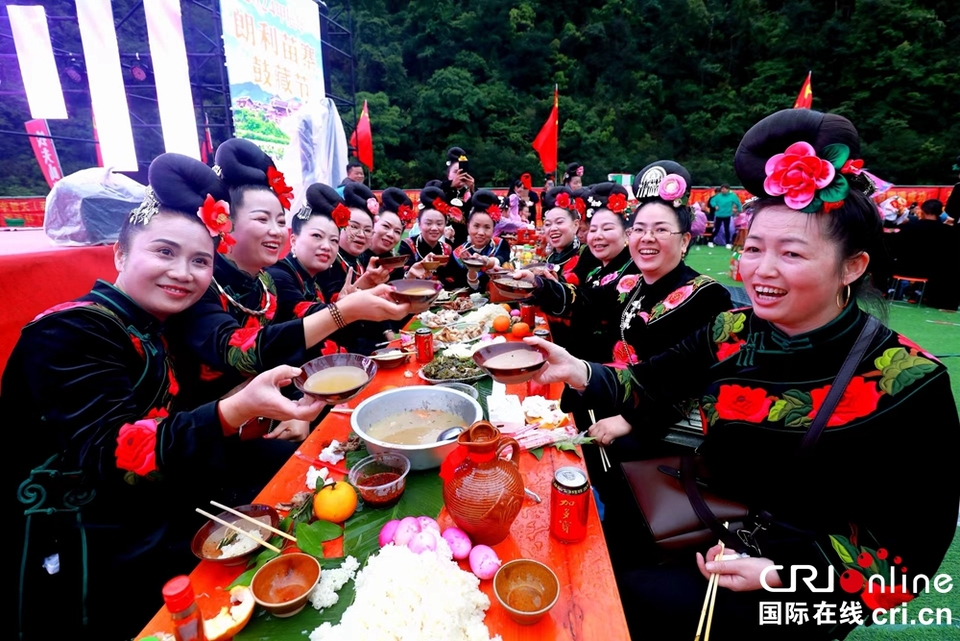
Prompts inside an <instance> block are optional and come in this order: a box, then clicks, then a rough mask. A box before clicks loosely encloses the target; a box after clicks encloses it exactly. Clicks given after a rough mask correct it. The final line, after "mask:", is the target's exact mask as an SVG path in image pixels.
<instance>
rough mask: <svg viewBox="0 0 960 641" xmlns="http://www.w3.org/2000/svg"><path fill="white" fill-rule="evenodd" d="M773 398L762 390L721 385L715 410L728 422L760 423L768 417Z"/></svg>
mask: <svg viewBox="0 0 960 641" xmlns="http://www.w3.org/2000/svg"><path fill="white" fill-rule="evenodd" d="M772 404H773V398H771V397H770V396H768V395H767V392H766V390H764V389H761V388H759V387H758V388H756V389H754V388H751V387H742V386H740V385H721V386H720V393H719V394H718V395H717V402H716V404H715V405H714V408H715V409H716V410H717V414H718V415H719V416H720V418H722V419H725V420H728V421H747V422H748V423H760V422H761V421H763V419H765V418H766V417H767V412H769V411H770V406H771V405H772Z"/></svg>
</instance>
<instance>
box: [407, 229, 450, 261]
mask: <svg viewBox="0 0 960 641" xmlns="http://www.w3.org/2000/svg"><path fill="white" fill-rule="evenodd" d="M422 238H423V234H417V236H416V238H414V239H413V251H414V253H415V254H416V255H417V256H416V257H417V259H419V260H423V258H424V257H425V256H426V255H427V254H430V253H433V254H434V255H438V254H439V255H442V254H443V253H444V251H443V241H442V240H438V241H437V244H436V245H434V246H433V247H431V246H430V245H427V241H425V240H424V241H423V246H425V247H426V248H427V251H423V250H422V249H421V243H420V241H421V239H422ZM414 262H416V261H414Z"/></svg>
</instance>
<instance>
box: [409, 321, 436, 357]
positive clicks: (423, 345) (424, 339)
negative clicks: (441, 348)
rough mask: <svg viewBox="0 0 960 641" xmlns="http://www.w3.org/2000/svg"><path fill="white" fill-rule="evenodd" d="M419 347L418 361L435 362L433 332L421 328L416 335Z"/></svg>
mask: <svg viewBox="0 0 960 641" xmlns="http://www.w3.org/2000/svg"><path fill="white" fill-rule="evenodd" d="M414 338H415V340H416V345H417V360H418V361H420V362H421V363H429V362H430V361H432V360H433V332H431V331H430V330H429V329H428V328H426V327H421V328H420V329H418V330H417V331H416V332H415V333H414Z"/></svg>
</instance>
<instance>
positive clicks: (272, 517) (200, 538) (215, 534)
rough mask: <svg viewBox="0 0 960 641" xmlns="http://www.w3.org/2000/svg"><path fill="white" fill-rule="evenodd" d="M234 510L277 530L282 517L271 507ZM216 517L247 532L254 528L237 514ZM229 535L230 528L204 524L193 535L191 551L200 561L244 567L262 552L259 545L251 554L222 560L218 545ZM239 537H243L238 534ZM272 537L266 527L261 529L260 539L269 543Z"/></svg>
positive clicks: (210, 523) (263, 506)
mask: <svg viewBox="0 0 960 641" xmlns="http://www.w3.org/2000/svg"><path fill="white" fill-rule="evenodd" d="M233 509H235V510H236V511H237V512H240V513H241V514H246V515H247V516H249V517H252V518H255V519H257V520H258V521H263V524H264V525H269V526H270V527H274V528H275V527H277V525H278V524H279V523H280V515H279V514H277V511H276V510H275V509H273V508H272V507H270V506H269V505H259V504H253V505H238V506H237V507H235V508H233ZM216 516H218V517H220V518H221V519H223V520H224V521H226V522H227V523H233V524H236V525H237V527H242V528H243V529H245V530H249V529H252V528H253V524H252V523H250V522H248V521H246V520H245V519H242V518H240V517H239V516H237V515H236V514H231V513H230V512H221V513H220V514H217V515H216ZM229 533H230V530H229V529H228V528H226V527H224V526H223V525H220V524H219V523H217V522H216V521H207V522H206V524H204V526H203V527H202V528H200V529H199V530H197V533H196V534H194V535H193V540H191V541H190V551H191V552H193V554H194V556H196V557H197V558H198V559H202V560H204V561H211V562H213V563H220V564H222V565H244V564H246V562H247V559H249V558H250V557H251V556H253V555H254V554H257V553H258V552H260V550H261V548H262V546H260V545H258V546H257V547H256V548H254V549H252V550H250V551H249V552H244V553H243V554H237V555H235V556H230V557H227V558H222V557H221V556H220V550H218V549H217V543H219V542H220V541H222V540H223V537H225V536H227V535H228V534H229ZM237 536H242V535H240V534H238V535H237ZM271 536H273V533H272V532H270V530H268V529H266V527H262V528H260V538H262V539H263V540H264V541H269V540H270V537H271Z"/></svg>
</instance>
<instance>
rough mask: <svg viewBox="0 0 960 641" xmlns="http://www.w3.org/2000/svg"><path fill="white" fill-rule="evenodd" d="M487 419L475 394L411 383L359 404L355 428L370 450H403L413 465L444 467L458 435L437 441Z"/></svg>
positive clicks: (418, 467) (416, 467)
mask: <svg viewBox="0 0 960 641" xmlns="http://www.w3.org/2000/svg"><path fill="white" fill-rule="evenodd" d="M480 420H483V409H482V408H481V407H480V403H478V402H477V401H476V400H475V399H473V398H471V397H470V396H469V395H467V394H464V393H463V392H460V391H457V390H453V389H450V388H447V387H435V386H432V385H412V386H408V387H401V388H397V389H391V390H387V391H384V392H380V393H379V394H375V395H373V396H371V397H370V398H368V399H366V400H364V401H363V402H362V403H360V404H359V405H357V408H356V409H355V410H354V411H353V413H352V414H351V415H350V427H352V428H353V431H354V432H356V433H357V435H358V436H359V437H360V438H361V439H362V440H363V441H364V442H365V443H366V445H367V451H368V452H369V453H370V454H382V453H392V454H402V455H403V456H405V457H407V458H408V459H409V460H410V469H413V470H429V469H432V468H436V467H439V466H440V463H442V462H443V459H445V458H446V457H447V454H449V453H450V452H452V451H453V450H454V449H455V448H456V447H457V441H456V439H453V440H448V441H444V442H442V443H438V442H437V437H438V436H439V435H440V432H442V431H443V430H445V429H447V428H449V427H454V426H457V425H459V426H462V427H469V426H470V425H473V424H474V423H476V422H477V421H480Z"/></svg>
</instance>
